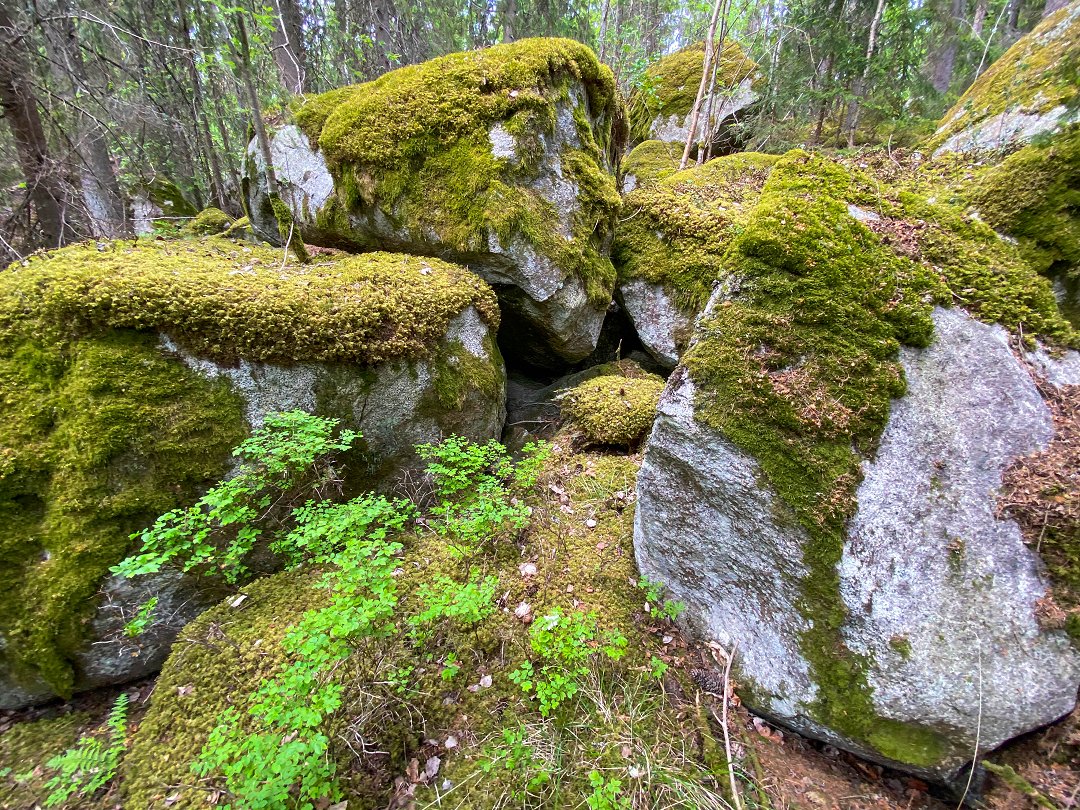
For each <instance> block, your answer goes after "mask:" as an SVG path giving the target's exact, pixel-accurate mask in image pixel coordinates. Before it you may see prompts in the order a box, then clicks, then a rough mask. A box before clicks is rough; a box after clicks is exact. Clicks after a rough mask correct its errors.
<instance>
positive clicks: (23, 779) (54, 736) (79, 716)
mask: <svg viewBox="0 0 1080 810" xmlns="http://www.w3.org/2000/svg"><path fill="white" fill-rule="evenodd" d="M89 719H90V718H89V716H88V715H86V714H84V713H81V712H80V713H72V714H60V715H56V716H53V717H43V718H39V719H37V720H31V721H28V722H23V723H18V724H16V725H14V726H12V727H11V728H9V729H7V730H6V731H4V733H2V734H0V807H3V808H11V810H18V809H19V808H24V807H39V806H41V805H43V804H44V802H45V799H46V798H47V797H48V796H49V794H50V793H51V791H50V790H48V789H47V788H46V787H45V783H46V782H47V781H48V779H49V777H50V776H51V774H48V773H47V772H44V770H43V769H42V768H41V767H40V766H41V765H44V763H46V762H48V761H49V759H51V758H52V757H54V756H56V755H57V754H60V753H63V752H64V751H65V750H67V749H68V748H70V747H71V746H73V745H74V744H75V742H76V741H77V740H78V738H79V734H80V731H81V729H82V728H83V726H84V725H86V723H87V722H88V721H89Z"/></svg>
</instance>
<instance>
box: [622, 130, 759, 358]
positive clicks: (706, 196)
mask: <svg viewBox="0 0 1080 810" xmlns="http://www.w3.org/2000/svg"><path fill="white" fill-rule="evenodd" d="M646 146H648V144H642V145H641V146H639V147H638V148H637V149H635V150H634V153H632V155H631V156H633V154H636V153H637V152H638V150H640V149H643V148H645V147H646ZM776 161H777V157H776V156H774V155H763V154H758V153H752V152H743V153H739V154H735V155H729V156H727V157H722V158H716V159H714V160H710V161H709V162H708V163H705V164H703V165H701V166H694V167H691V168H689V169H686V170H684V171H681V172H671V173H670V174H668V176H666V177H663V178H662V179H658V181H657V182H655V183H652V184H647V183H642V184H641V187H639V188H637V189H635V190H633V191H631V192H630V193H628V194H627V195H626V196H625V198H624V200H623V209H622V213H621V215H620V225H619V229H618V231H617V232H616V234H615V246H614V248H613V251H612V258H613V259H614V261H615V264H616V267H617V270H618V274H619V275H618V287H617V296H618V298H619V301H620V302H621V303H622V304H623V306H624V308H625V309H626V312H627V314H628V315H629V316H630V320H631V321H632V322H633V324H634V328H635V329H636V330H637V333H638V336H639V337H640V338H641V342H642V344H643V345H644V346H645V348H646V349H647V350H648V351H649V353H650V354H651V355H652V356H653V357H654V358H655V359H656V361H657V362H658V363H660V364H661V365H662V366H665V367H666V368H674V366H675V364H676V363H677V362H678V358H679V355H680V354H681V352H682V350H683V348H684V347H685V346H686V342H687V340H688V339H689V337H690V331H691V325H692V323H693V320H694V318H695V317H696V316H697V315H698V313H700V312H701V310H702V309H703V308H704V306H705V303H706V302H707V301H708V300H709V296H710V294H711V293H712V288H713V284H714V283H715V282H717V281H719V280H720V279H721V278H723V277H725V274H724V273H723V256H724V253H725V251H726V250H727V246H728V243H729V242H730V241H731V239H732V237H733V236H734V235H736V234H738V233H739V232H740V231H741V229H742V228H743V227H744V226H745V222H746V219H747V217H748V215H749V212H750V210H752V208H753V206H754V203H755V202H756V200H757V197H758V196H759V194H760V193H761V187H762V185H763V184H764V183H765V180H766V178H767V177H768V175H769V172H770V171H771V169H772V166H773V164H775V163H776Z"/></svg>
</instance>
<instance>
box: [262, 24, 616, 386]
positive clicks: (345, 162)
mask: <svg viewBox="0 0 1080 810" xmlns="http://www.w3.org/2000/svg"><path fill="white" fill-rule="evenodd" d="M621 115H622V113H621V106H620V103H619V101H618V97H617V94H616V91H615V83H614V79H613V77H612V75H611V72H610V71H609V70H608V69H607V68H606V67H604V66H602V65H601V64H600V63H599V62H598V61H597V58H596V56H595V55H594V54H593V53H592V51H591V50H589V49H588V48H587V47H586V46H584V45H580V44H578V43H575V42H571V41H569V40H561V39H535V40H522V41H519V42H515V43H513V44H508V45H500V46H496V47H493V48H488V49H486V50H481V51H470V52H468V53H457V54H451V55H449V56H444V57H440V58H438V59H434V60H432V61H430V62H426V63H424V64H421V65H412V66H409V67H405V68H401V69H399V70H395V71H392V72H390V73H388V74H386V75H384V76H382V77H380V78H379V79H376V80H375V81H373V82H369V83H367V84H362V85H358V86H355V87H346V88H342V89H339V90H333V91H331V92H329V93H325V94H323V95H321V96H316V97H312V98H307V99H305V100H303V101H302V102H301V103H300V104H299V105H297V107H296V109H295V120H296V124H295V125H289V126H284V127H281V128H279V129H277V131H276V132H275V133H274V134H273V136H272V138H271V144H270V149H271V158H272V160H273V164H274V167H275V170H276V174H277V179H278V181H279V183H280V185H281V189H280V202H281V203H284V205H285V206H286V207H287V208H288V210H289V212H290V215H291V218H292V220H293V221H294V223H295V224H296V225H297V226H298V227H299V231H300V233H301V234H302V235H303V237H304V239H306V240H307V241H308V242H311V243H314V244H317V245H328V246H332V247H344V248H348V249H350V250H371V249H385V250H394V251H401V252H406V253H415V254H423V255H434V256H441V257H443V258H447V259H450V260H452V261H457V262H460V263H462V264H465V265H467V266H468V267H469V268H470V269H472V270H473V271H475V272H476V273H478V274H479V275H480V276H482V277H483V278H484V279H485V280H487V281H488V282H489V283H491V284H492V285H493V286H494V287H495V288H496V290H497V292H498V293H499V296H500V299H501V300H502V303H503V305H504V308H505V309H506V311H507V318H506V328H507V329H513V330H517V332H518V333H519V334H515V335H512V336H511V339H510V340H507V341H505V343H506V345H513V346H521V347H527V351H528V358H527V359H529V360H530V361H531V362H533V363H534V364H536V365H545V364H547V365H555V366H558V365H564V364H565V363H567V362H570V363H573V362H577V361H578V360H581V359H582V358H584V357H586V356H587V355H588V354H589V353H590V352H591V351H592V350H593V348H594V347H595V345H596V340H597V337H598V335H599V333H600V327H601V324H602V322H603V319H604V315H605V313H606V312H607V308H608V305H609V303H610V301H611V292H612V288H613V285H614V277H615V276H614V270H613V269H612V266H611V262H610V260H609V258H608V249H609V246H610V240H611V233H612V229H613V226H614V217H615V213H616V209H617V208H618V203H619V197H618V193H617V191H616V187H615V177H614V174H613V170H614V166H615V164H616V162H617V160H618V151H619V149H620V148H621V145H622V142H623V140H624V137H625V135H624V131H623V128H624V124H623V121H622V117H621ZM248 164H249V172H248V174H249V179H248V182H247V188H248V205H249V210H250V212H251V217H252V223H253V226H254V228H255V230H256V232H257V233H258V234H259V235H260V236H262V237H263V238H265V239H268V240H270V241H273V242H277V241H279V240H280V236H279V227H278V217H277V216H276V215H275V211H274V201H273V200H272V198H271V195H270V193H269V189H268V182H267V176H266V170H265V169H266V167H265V165H264V161H263V157H262V154H261V152H260V150H259V149H258V148H257V145H256V144H255V143H254V142H253V143H252V144H251V146H250V147H249V161H248ZM279 205H280V203H279Z"/></svg>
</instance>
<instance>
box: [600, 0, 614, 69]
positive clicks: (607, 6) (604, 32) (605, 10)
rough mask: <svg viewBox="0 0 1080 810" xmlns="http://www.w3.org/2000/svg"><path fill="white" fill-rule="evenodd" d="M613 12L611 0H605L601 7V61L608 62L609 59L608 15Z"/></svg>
mask: <svg viewBox="0 0 1080 810" xmlns="http://www.w3.org/2000/svg"><path fill="white" fill-rule="evenodd" d="M609 14H611V0H604V5H603V7H602V8H601V9H600V42H599V43H598V44H599V45H600V61H601V62H606V59H607V36H608V15H609Z"/></svg>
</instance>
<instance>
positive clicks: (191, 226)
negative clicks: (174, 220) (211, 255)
mask: <svg viewBox="0 0 1080 810" xmlns="http://www.w3.org/2000/svg"><path fill="white" fill-rule="evenodd" d="M232 224H233V220H232V217H230V216H229V215H228V214H226V213H225V212H224V211H222V210H221V209H220V208H204V209H203V210H202V211H200V212H199V213H198V214H197V215H196V216H195V218H194V219H193V220H191V222H189V223H188V224H187V226H186V227H185V229H184V230H186V231H187V232H188V233H191V234H194V235H196V236H214V235H215V234H219V233H221V232H222V231H225V230H228V229H229V227H230V226H231V225H232Z"/></svg>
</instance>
